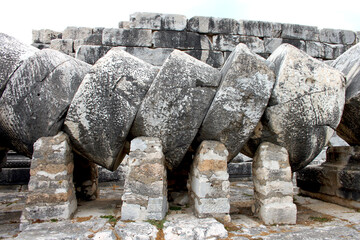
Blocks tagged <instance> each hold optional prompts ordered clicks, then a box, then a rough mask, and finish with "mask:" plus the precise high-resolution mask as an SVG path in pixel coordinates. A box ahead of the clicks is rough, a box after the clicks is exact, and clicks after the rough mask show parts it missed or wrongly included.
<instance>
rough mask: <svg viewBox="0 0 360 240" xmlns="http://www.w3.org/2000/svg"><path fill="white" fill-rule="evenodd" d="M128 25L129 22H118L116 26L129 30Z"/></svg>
mask: <svg viewBox="0 0 360 240" xmlns="http://www.w3.org/2000/svg"><path fill="white" fill-rule="evenodd" d="M130 25H131V22H130V21H120V22H119V25H118V26H119V28H124V29H130Z"/></svg>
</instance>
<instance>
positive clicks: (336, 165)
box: [296, 146, 360, 209]
mask: <svg viewBox="0 0 360 240" xmlns="http://www.w3.org/2000/svg"><path fill="white" fill-rule="evenodd" d="M359 162H360V147H359V146H338V147H329V148H328V150H327V153H326V162H324V163H323V164H321V165H318V166H308V167H306V168H304V169H302V170H301V171H299V172H298V173H297V174H296V177H297V185H298V187H299V188H300V192H301V193H302V194H304V195H308V196H310V197H315V198H319V199H322V200H324V201H329V202H333V203H336V204H340V205H343V206H346V207H351V208H358V209H360V202H359V201H360V166H359Z"/></svg>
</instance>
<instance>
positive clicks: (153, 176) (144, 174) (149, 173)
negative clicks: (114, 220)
mask: <svg viewBox="0 0 360 240" xmlns="http://www.w3.org/2000/svg"><path fill="white" fill-rule="evenodd" d="M162 151H163V148H162V145H161V142H160V140H159V139H158V138H150V137H139V138H135V139H134V140H132V141H131V148H130V154H129V157H128V159H127V166H128V171H127V173H126V177H125V185H124V194H123V196H122V201H123V205H122V207H121V219H122V220H146V219H154V220H162V219H163V218H164V217H165V215H166V213H167V211H168V202H167V177H166V167H165V156H164V154H163V152H162Z"/></svg>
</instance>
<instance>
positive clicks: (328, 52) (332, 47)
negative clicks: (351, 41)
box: [324, 43, 346, 59]
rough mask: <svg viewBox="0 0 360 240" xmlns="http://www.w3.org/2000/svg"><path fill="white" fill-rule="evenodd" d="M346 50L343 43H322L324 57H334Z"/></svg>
mask: <svg viewBox="0 0 360 240" xmlns="http://www.w3.org/2000/svg"><path fill="white" fill-rule="evenodd" d="M345 51H346V48H345V46H344V45H341V44H327V43H324V55H325V56H324V58H325V59H335V58H337V57H339V56H340V55H341V54H343V53H344V52H345Z"/></svg>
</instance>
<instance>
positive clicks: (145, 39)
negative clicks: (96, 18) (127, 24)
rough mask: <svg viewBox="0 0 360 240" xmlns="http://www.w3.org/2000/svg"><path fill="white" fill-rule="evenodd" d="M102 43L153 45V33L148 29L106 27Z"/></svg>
mask: <svg viewBox="0 0 360 240" xmlns="http://www.w3.org/2000/svg"><path fill="white" fill-rule="evenodd" d="M102 44H103V45H106V46H127V47H151V45H152V33H151V30H146V29H135V28H132V29H121V28H105V29H104V30H103V35H102Z"/></svg>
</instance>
